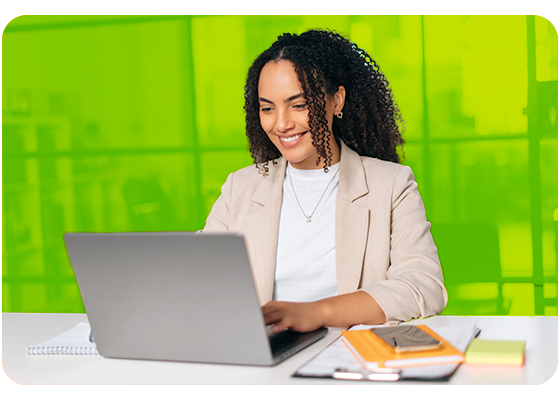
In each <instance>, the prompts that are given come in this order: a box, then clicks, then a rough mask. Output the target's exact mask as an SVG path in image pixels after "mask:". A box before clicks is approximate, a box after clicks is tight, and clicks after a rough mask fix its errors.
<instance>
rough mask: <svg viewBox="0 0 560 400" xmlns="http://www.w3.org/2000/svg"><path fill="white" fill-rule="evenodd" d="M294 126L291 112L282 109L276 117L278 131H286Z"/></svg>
mask: <svg viewBox="0 0 560 400" xmlns="http://www.w3.org/2000/svg"><path fill="white" fill-rule="evenodd" d="M293 127H294V121H293V120H292V118H291V116H290V113H289V112H287V111H280V112H279V113H278V118H277V119H276V130H277V131H278V132H286V131H288V130H290V129H292V128H293Z"/></svg>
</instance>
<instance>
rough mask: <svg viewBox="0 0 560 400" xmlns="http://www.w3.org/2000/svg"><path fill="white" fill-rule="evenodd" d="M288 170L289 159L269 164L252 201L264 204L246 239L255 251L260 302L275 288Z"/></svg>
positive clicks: (250, 222)
mask: <svg viewBox="0 0 560 400" xmlns="http://www.w3.org/2000/svg"><path fill="white" fill-rule="evenodd" d="M285 171H286V160H285V159H284V158H283V157H281V158H279V159H278V165H277V166H276V167H274V166H271V167H270V169H269V175H268V176H267V177H263V178H262V183H261V184H260V185H259V187H258V188H257V190H256V191H255V193H254V194H253V197H252V200H253V202H255V203H257V204H258V205H260V206H261V207H260V209H259V210H257V211H255V212H253V213H251V214H250V215H248V217H247V235H246V238H248V240H250V243H249V242H248V247H249V248H250V249H251V251H252V252H253V253H254V254H255V257H253V258H252V259H251V265H252V267H253V277H254V279H255V285H256V287H257V295H258V298H259V303H260V304H261V305H263V304H265V303H266V302H267V301H270V300H272V295H273V291H274V274H275V269H276V250H277V246H278V226H279V223H280V209H281V207H282V187H283V183H284V174H285Z"/></svg>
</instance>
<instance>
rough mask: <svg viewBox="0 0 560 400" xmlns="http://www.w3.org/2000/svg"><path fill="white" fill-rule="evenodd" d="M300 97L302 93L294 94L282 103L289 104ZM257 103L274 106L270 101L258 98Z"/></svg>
mask: <svg viewBox="0 0 560 400" xmlns="http://www.w3.org/2000/svg"><path fill="white" fill-rule="evenodd" d="M300 97H303V93H298V94H294V95H293V96H290V97H288V98H287V99H286V100H284V103H289V102H290V101H292V100H295V99H299V98H300ZM259 101H262V102H264V103H270V104H274V103H273V102H272V101H270V100H268V99H265V98H264V97H259Z"/></svg>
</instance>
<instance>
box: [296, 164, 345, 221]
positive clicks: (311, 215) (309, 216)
mask: <svg viewBox="0 0 560 400" xmlns="http://www.w3.org/2000/svg"><path fill="white" fill-rule="evenodd" d="M286 169H287V170H288V177H289V178H290V184H291V185H292V190H293V191H294V196H295V197H296V201H297V203H298V206H299V209H300V210H301V213H302V214H303V216H304V217H305V221H306V222H311V217H313V214H315V211H316V210H317V207H319V204H321V200H323V197H325V193H327V189H328V188H329V186H330V185H331V183H332V181H334V178H335V177H336V174H338V171H340V168H339V169H337V170H336V172H335V173H334V175H333V177H332V178H331V180H330V181H329V183H328V184H327V187H326V188H325V190H324V191H323V194H322V195H321V198H320V199H319V202H318V203H317V205H316V206H315V208H314V209H313V212H312V213H311V214H309V215H307V214H305V211H303V207H302V206H301V204H300V202H299V199H298V197H297V194H296V190H295V189H294V182H293V181H292V175H291V174H290V168H289V167H288V168H286Z"/></svg>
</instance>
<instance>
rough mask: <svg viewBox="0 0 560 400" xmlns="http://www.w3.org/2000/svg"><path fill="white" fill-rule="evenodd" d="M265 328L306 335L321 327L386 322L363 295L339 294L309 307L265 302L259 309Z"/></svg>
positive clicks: (374, 305) (292, 303)
mask: <svg viewBox="0 0 560 400" xmlns="http://www.w3.org/2000/svg"><path fill="white" fill-rule="evenodd" d="M262 313H263V317H264V322H265V324H266V325H269V324H274V326H273V327H272V332H273V333H276V332H280V331H282V330H284V329H286V328H290V329H292V330H294V331H297V332H310V331H314V330H315V329H318V328H320V327H321V326H338V327H349V326H352V325H356V324H368V325H375V324H382V323H384V322H386V321H387V317H386V316H385V313H384V312H383V310H382V309H381V307H379V304H377V302H376V301H375V300H374V299H373V297H371V296H370V295H369V294H368V293H366V292H364V291H357V292H354V293H348V294H342V295H339V296H334V297H328V298H326V299H322V300H318V301H313V302H309V303H295V302H288V301H269V302H268V303H266V304H265V305H264V306H262Z"/></svg>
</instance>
